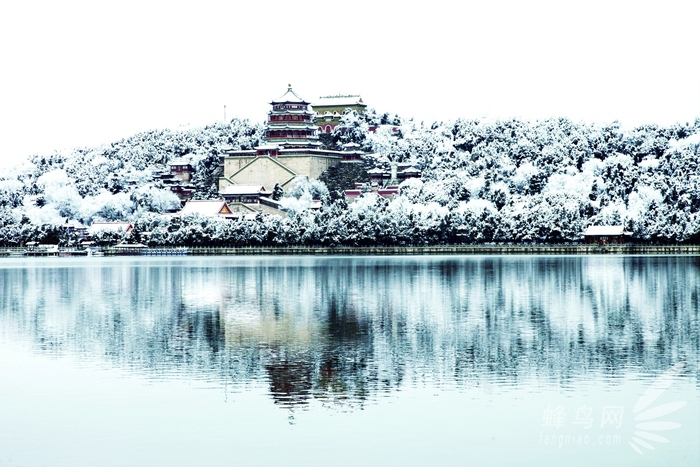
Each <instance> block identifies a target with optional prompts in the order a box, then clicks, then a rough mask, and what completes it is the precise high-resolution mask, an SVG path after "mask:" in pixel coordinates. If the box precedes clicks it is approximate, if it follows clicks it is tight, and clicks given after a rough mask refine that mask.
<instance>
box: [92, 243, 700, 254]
mask: <svg viewBox="0 0 700 467" xmlns="http://www.w3.org/2000/svg"><path fill="white" fill-rule="evenodd" d="M104 253H105V255H107V256H116V255H145V256H175V255H183V254H187V255H199V256H212V255H508V254H515V255H600V254H617V255H655V254H662V255H669V254H699V253H700V245H605V246H600V245H438V246H414V247H406V246H404V247H340V246H338V247H320V246H317V247H314V246H298V247H217V248H213V247H212V248H210V247H187V248H182V247H178V248H146V249H144V248H134V249H130V248H123V247H122V248H118V249H117V248H107V249H105V250H104Z"/></svg>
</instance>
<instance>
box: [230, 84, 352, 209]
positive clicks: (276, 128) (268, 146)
mask: <svg viewBox="0 0 700 467" xmlns="http://www.w3.org/2000/svg"><path fill="white" fill-rule="evenodd" d="M270 105H272V110H270V111H269V112H268V114H267V122H266V124H265V135H264V136H263V140H264V144H263V145H261V146H258V147H256V148H254V149H233V148H231V149H226V148H222V149H221V164H222V169H223V170H222V172H223V173H222V174H221V177H220V178H219V193H220V194H221V196H222V197H224V198H225V199H227V200H229V199H231V200H238V199H243V198H244V197H245V199H253V198H255V199H259V204H260V207H264V206H262V205H263V204H264V202H265V200H266V199H267V198H265V196H263V195H269V194H270V193H271V190H272V189H273V188H274V187H275V185H277V184H279V185H280V187H282V188H283V189H286V188H288V187H289V186H290V184H291V183H292V181H293V180H294V179H295V178H297V177H308V178H309V179H317V178H318V177H319V176H321V174H322V173H323V172H325V171H326V170H328V168H330V167H332V166H334V165H336V164H339V163H341V162H359V161H360V158H361V155H362V154H363V153H362V151H360V150H359V148H356V147H348V148H346V150H345V151H333V150H329V149H322V148H321V146H322V144H321V142H320V141H319V138H318V130H317V126H316V124H315V123H314V116H315V112H314V111H313V110H311V109H310V108H309V102H307V101H305V100H304V99H302V98H301V97H299V96H298V95H297V94H296V93H295V92H294V91H293V90H292V86H291V85H289V86H288V87H287V92H286V93H284V94H283V95H282V97H280V98H278V99H275V100H273V101H272V102H270ZM246 190H248V191H246ZM250 190H253V191H252V192H249V191H250ZM244 204H246V206H248V208H250V207H251V205H252V204H257V203H244ZM256 209H257V207H256Z"/></svg>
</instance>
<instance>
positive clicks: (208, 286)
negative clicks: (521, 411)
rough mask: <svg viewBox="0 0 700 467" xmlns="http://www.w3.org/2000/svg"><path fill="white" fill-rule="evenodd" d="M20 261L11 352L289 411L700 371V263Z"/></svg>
mask: <svg viewBox="0 0 700 467" xmlns="http://www.w3.org/2000/svg"><path fill="white" fill-rule="evenodd" d="M11 264H17V263H3V265H0V277H1V278H2V280H1V282H0V284H1V285H0V288H1V289H0V290H1V291H2V294H1V295H0V305H1V306H2V311H1V312H0V323H1V324H0V326H1V328H2V329H4V333H5V336H6V337H8V338H10V337H17V336H18V337H19V338H20V339H29V340H31V341H32V342H34V344H35V347H36V348H37V349H39V350H41V351H48V352H54V353H59V354H61V353H74V354H80V355H82V356H85V357H87V358H90V359H106V360H107V361H109V362H111V364H116V365H120V366H127V367H131V368H134V369H136V370H137V371H139V372H147V373H149V374H153V375H154V376H156V377H161V376H169V375H170V376H177V377H182V376H183V375H184V376H185V377H188V378H203V379H214V380H221V381H223V380H226V381H228V382H229V383H231V382H233V383H234V384H238V385H241V386H243V385H245V384H247V383H249V382H250V381H253V380H256V381H267V383H268V384H269V388H270V392H271V394H272V396H273V398H274V400H275V401H276V403H279V404H281V405H283V406H291V405H298V404H305V403H308V402H309V401H310V400H312V399H319V398H320V399H323V400H326V401H329V402H341V403H344V404H362V403H363V401H365V400H367V399H368V398H371V397H372V396H373V395H377V394H379V393H382V392H386V391H392V390H394V389H396V388H399V387H400V386H402V385H404V384H422V383H423V382H426V381H430V382H431V383H435V384H440V385H450V386H460V385H473V384H488V383H493V384H498V385H511V386H518V385H523V384H531V383H533V382H536V384H557V385H562V386H566V385H567V384H568V382H569V381H571V380H573V379H575V378H580V377H585V376H586V375H587V374H600V373H604V374H612V375H615V374H622V373H624V372H626V371H628V369H630V368H634V369H639V370H642V371H655V370H665V369H666V368H668V367H669V366H670V365H671V364H672V363H675V362H676V361H678V360H681V359H682V360H686V361H688V362H689V364H690V366H691V368H693V370H694V371H697V362H698V355H699V354H700V352H699V341H700V337H699V336H700V329H699V327H698V309H699V308H700V307H699V305H698V292H699V291H700V281H699V274H698V272H699V268H698V259H697V258H694V257H534V258H533V257H487V258H473V257H466V258H465V257H459V258H434V257H432V258H431V257H426V258H318V259H316V258H283V259H275V258H255V259H251V258H246V259H224V260H212V259H207V260H201V261H200V260H195V259H187V260H182V261H155V260H153V261H144V260H124V261H113V262H102V263H87V262H76V263H71V262H54V263H48V262H47V263H41V264H45V265H46V267H35V268H22V269H19V268H12V267H9V266H8V265H11ZM22 264H28V263H22ZM59 265H60V267H59ZM3 266H4V267H3ZM63 266H66V267H63Z"/></svg>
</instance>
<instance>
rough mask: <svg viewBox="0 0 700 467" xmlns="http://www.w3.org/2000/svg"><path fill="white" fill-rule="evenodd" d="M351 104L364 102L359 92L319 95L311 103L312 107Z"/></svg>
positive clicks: (362, 104)
mask: <svg viewBox="0 0 700 467" xmlns="http://www.w3.org/2000/svg"><path fill="white" fill-rule="evenodd" d="M341 105H342V106H353V105H361V106H365V105H366V104H365V103H364V102H362V97H360V95H359V94H348V95H340V94H339V95H336V96H321V97H319V98H318V101H316V102H315V103H313V104H311V106H312V107H336V106H341Z"/></svg>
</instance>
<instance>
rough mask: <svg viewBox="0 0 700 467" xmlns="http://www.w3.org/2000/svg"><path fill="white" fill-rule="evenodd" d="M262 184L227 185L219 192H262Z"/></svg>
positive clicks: (245, 193) (263, 189)
mask: <svg viewBox="0 0 700 467" xmlns="http://www.w3.org/2000/svg"><path fill="white" fill-rule="evenodd" d="M264 191H265V187H264V186H262V185H229V186H227V187H226V188H224V190H223V191H222V192H221V193H222V194H224V195H250V194H258V193H260V192H264Z"/></svg>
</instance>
